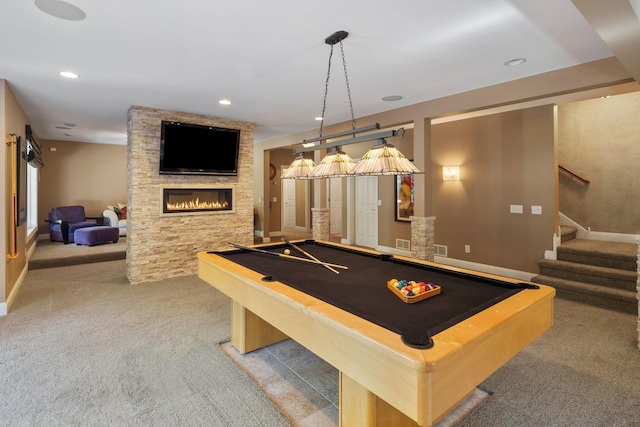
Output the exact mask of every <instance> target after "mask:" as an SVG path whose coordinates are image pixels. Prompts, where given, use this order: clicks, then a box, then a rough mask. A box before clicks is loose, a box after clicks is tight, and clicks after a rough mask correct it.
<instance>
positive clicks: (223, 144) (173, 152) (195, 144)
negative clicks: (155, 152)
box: [160, 121, 240, 175]
mask: <svg viewBox="0 0 640 427" xmlns="http://www.w3.org/2000/svg"><path fill="white" fill-rule="evenodd" d="M239 153H240V130H238V129H224V128H218V127H214V126H203V125H197V124H191V123H179V122H169V121H162V130H161V136H160V174H161V175H183V174H184V175H237V174H238V156H239Z"/></svg>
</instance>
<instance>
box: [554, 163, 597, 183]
mask: <svg viewBox="0 0 640 427" xmlns="http://www.w3.org/2000/svg"><path fill="white" fill-rule="evenodd" d="M558 169H560V170H561V171H562V172H565V173H567V174H569V176H571V178H574V179H577V180H578V181H580V182H582V183H583V184H585V185H586V184H589V183H590V182H591V181H589V180H588V179H587V178H583V177H581V176H580V175H578V174H577V173H575V172H574V171H572V170H571V169H569V168H567V167H565V166H562V165H561V164H558Z"/></svg>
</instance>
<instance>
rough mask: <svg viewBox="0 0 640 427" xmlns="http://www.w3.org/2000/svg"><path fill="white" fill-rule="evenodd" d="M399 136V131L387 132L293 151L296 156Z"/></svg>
mask: <svg viewBox="0 0 640 427" xmlns="http://www.w3.org/2000/svg"><path fill="white" fill-rule="evenodd" d="M349 133H351V132H347V134H349ZM397 135H398V131H397V130H387V131H384V132H379V133H376V134H372V135H363V136H357V137H355V138H347V139H341V140H339V141H334V142H328V143H326V144H320V145H314V146H313V147H302V148H296V149H295V150H293V153H294V154H299V153H307V152H309V151H316V150H323V149H325V148H331V147H340V146H343V145H349V144H355V143H356V142H365V141H373V140H376V139H384V138H391V137H393V136H397Z"/></svg>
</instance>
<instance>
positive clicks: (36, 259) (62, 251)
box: [29, 236, 127, 270]
mask: <svg viewBox="0 0 640 427" xmlns="http://www.w3.org/2000/svg"><path fill="white" fill-rule="evenodd" d="M126 251H127V238H126V237H125V236H122V237H120V238H119V239H118V242H117V243H106V244H104V245H96V246H84V245H76V244H75V243H69V244H66V245H65V244H64V243H61V242H51V241H49V240H48V239H40V240H38V246H37V248H36V250H35V252H34V253H33V255H32V256H31V259H30V260H29V270H37V269H40V268H51V267H61V266H67V265H76V264H89V263H93V262H102V261H115V260H118V259H125V258H126V255H127V253H126Z"/></svg>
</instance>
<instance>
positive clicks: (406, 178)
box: [395, 174, 414, 221]
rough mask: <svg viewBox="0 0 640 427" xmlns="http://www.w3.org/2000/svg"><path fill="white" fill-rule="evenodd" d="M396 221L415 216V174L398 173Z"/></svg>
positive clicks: (406, 219)
mask: <svg viewBox="0 0 640 427" xmlns="http://www.w3.org/2000/svg"><path fill="white" fill-rule="evenodd" d="M395 191H396V194H395V197H396V221H410V219H409V218H410V217H412V216H413V203H414V188H413V174H411V175H396V185H395Z"/></svg>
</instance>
